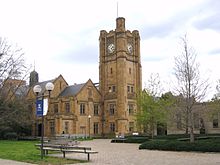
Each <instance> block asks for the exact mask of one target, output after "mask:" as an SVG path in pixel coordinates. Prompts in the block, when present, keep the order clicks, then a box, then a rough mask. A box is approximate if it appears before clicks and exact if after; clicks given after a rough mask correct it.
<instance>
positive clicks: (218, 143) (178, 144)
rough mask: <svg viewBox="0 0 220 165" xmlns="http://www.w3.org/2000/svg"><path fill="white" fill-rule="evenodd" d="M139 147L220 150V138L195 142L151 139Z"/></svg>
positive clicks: (202, 150) (170, 149)
mask: <svg viewBox="0 0 220 165" xmlns="http://www.w3.org/2000/svg"><path fill="white" fill-rule="evenodd" d="M139 149H150V150H166V151H200V152H220V139H209V140H197V141H195V142H194V143H190V142H189V141H178V140H151V141H147V142H145V143H143V144H141V145H140V146H139Z"/></svg>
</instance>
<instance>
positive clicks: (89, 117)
mask: <svg viewBox="0 0 220 165" xmlns="http://www.w3.org/2000/svg"><path fill="white" fill-rule="evenodd" d="M88 119H89V138H90V120H91V115H89V116H88Z"/></svg>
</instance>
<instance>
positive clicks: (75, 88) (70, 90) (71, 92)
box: [59, 83, 85, 97]
mask: <svg viewBox="0 0 220 165" xmlns="http://www.w3.org/2000/svg"><path fill="white" fill-rule="evenodd" d="M84 85H85V83H83V84H76V85H71V86H68V87H66V88H65V89H64V90H63V92H61V93H60V95H59V96H61V97H66V96H75V95H76V94H77V93H78V92H79V91H80V90H81V89H82V87H83V86H84Z"/></svg>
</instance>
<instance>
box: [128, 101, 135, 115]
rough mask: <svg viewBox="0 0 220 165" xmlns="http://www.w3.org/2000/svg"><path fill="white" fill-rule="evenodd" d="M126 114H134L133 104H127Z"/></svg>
mask: <svg viewBox="0 0 220 165" xmlns="http://www.w3.org/2000/svg"><path fill="white" fill-rule="evenodd" d="M128 112H129V115H133V114H134V105H133V104H128Z"/></svg>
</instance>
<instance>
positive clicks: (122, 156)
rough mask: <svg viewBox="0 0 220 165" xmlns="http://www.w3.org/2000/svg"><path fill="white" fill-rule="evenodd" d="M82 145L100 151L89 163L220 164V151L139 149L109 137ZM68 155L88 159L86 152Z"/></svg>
mask: <svg viewBox="0 0 220 165" xmlns="http://www.w3.org/2000/svg"><path fill="white" fill-rule="evenodd" d="M81 145H82V146H88V147H92V150H95V151H98V152H99V153H98V154H93V155H91V157H90V159H91V161H90V163H86V164H88V165H220V153H195V152H167V151H151V150H139V149H138V146H139V145H138V144H126V143H110V140H107V139H97V140H93V141H84V142H81ZM67 157H68V158H76V159H77V158H78V159H85V160H86V159H87V155H86V154H75V153H69V154H67ZM81 164H82V163H81ZM82 165H85V163H83V164H82Z"/></svg>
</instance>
